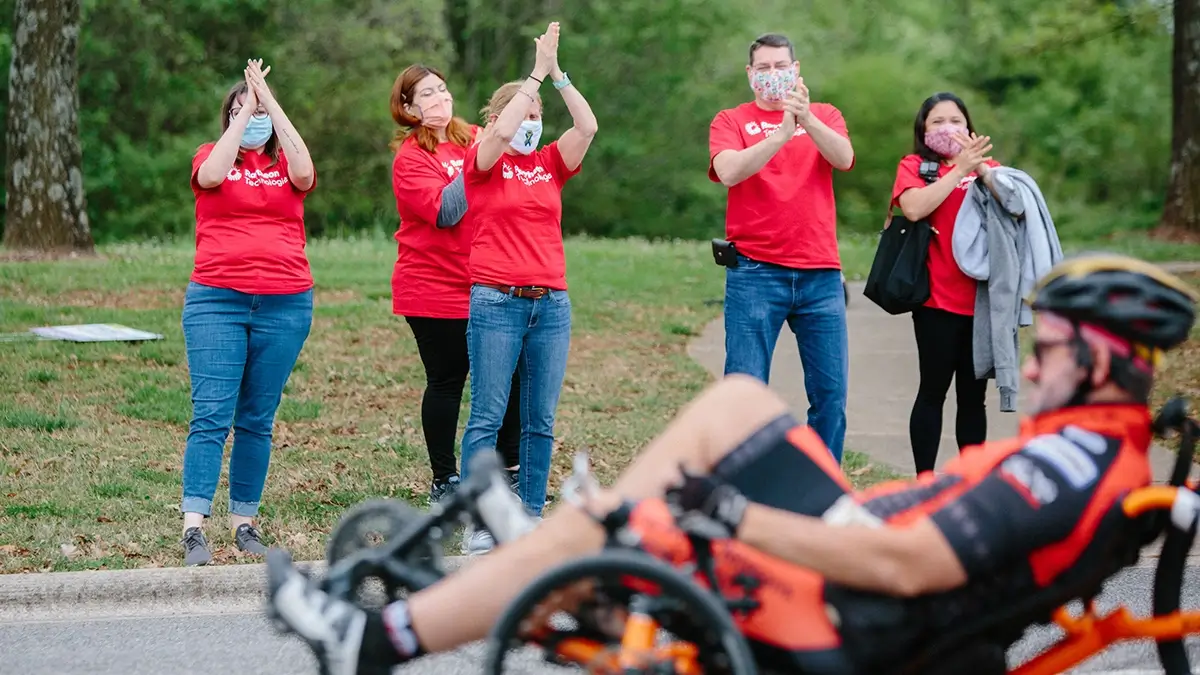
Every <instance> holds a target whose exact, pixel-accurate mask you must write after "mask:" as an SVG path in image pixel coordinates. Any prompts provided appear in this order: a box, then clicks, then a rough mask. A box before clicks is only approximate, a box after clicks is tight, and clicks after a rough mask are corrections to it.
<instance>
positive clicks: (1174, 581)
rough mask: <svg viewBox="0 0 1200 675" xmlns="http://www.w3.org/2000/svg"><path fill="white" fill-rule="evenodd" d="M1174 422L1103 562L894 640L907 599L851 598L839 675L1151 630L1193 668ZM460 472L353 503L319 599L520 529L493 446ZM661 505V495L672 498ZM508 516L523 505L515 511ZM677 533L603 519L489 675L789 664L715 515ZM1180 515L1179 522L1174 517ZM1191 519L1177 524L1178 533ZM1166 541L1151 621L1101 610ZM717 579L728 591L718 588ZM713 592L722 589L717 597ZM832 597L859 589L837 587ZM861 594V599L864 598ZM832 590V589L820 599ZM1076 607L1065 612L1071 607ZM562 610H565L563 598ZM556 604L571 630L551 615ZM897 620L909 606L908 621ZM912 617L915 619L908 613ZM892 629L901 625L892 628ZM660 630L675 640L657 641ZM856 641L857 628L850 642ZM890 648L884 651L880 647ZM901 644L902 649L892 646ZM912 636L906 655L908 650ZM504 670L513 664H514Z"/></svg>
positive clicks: (1073, 654) (1053, 661) (1188, 452)
mask: <svg viewBox="0 0 1200 675" xmlns="http://www.w3.org/2000/svg"><path fill="white" fill-rule="evenodd" d="M1172 430H1178V431H1179V432H1180V436H1181V442H1180V452H1179V457H1178V460H1177V462H1176V464H1175V467H1174V470H1173V472H1172V476H1171V478H1170V480H1169V482H1168V485H1166V486H1149V487H1145V488H1141V489H1139V490H1136V491H1134V492H1132V493H1130V494H1129V495H1127V496H1126V497H1125V498H1124V500H1123V501H1122V502H1121V503H1120V504H1119V506H1118V507H1116V508H1114V509H1113V510H1112V511H1111V512H1110V513H1109V514H1107V516H1105V517H1106V518H1108V519H1110V522H1111V523H1112V524H1114V527H1112V528H1106V531H1108V532H1110V533H1112V534H1111V536H1106V537H1105V540H1104V541H1094V542H1092V546H1098V547H1101V549H1100V550H1101V552H1102V553H1103V554H1104V555H1103V559H1104V560H1106V561H1108V563H1107V564H1106V565H1105V566H1103V568H1094V569H1088V570H1086V571H1076V572H1069V573H1067V574H1065V575H1063V577H1062V578H1060V579H1058V580H1057V581H1056V582H1055V583H1054V584H1052V585H1051V586H1050V587H1048V588H1043V589H1040V590H1038V591H1036V592H1035V593H1033V594H1029V595H1026V596H1025V597H1022V598H1020V599H1019V600H1013V598H1012V597H1011V595H1010V592H1009V591H1008V590H1007V589H1004V588H999V587H989V584H988V583H987V582H983V583H979V582H972V584H970V585H969V586H968V587H967V588H965V589H957V590H955V591H951V592H950V593H947V594H939V596H940V597H923V598H920V599H918V600H916V602H923V603H924V604H923V605H922V608H923V610H922V611H924V612H926V613H930V612H933V613H936V612H938V611H940V610H941V609H943V608H945V607H956V608H960V611H961V608H969V609H970V615H969V617H967V616H964V617H963V618H962V619H959V618H958V617H944V620H942V621H938V622H935V623H936V624H937V626H936V629H930V628H929V627H927V626H926V627H913V628H911V630H913V631H917V632H918V633H919V634H913V635H909V636H907V639H906V640H901V641H900V642H896V641H895V640H889V639H879V640H876V639H873V637H872V633H871V631H872V630H876V631H880V632H879V633H878V637H880V638H888V637H894V636H891V635H885V634H884V633H883V632H884V631H886V632H887V633H894V632H896V631H897V623H896V622H895V621H892V622H891V623H888V619H886V618H884V619H882V620H879V623H878V625H871V624H872V622H875V621H877V617H888V616H892V617H895V616H898V615H901V614H900V613H901V612H902V611H906V610H908V609H911V608H912V606H911V605H908V606H905V605H904V604H903V603H906V602H914V601H913V600H905V599H899V598H888V597H881V596H877V595H874V594H857V595H859V596H860V597H859V598H858V599H859V600H860V601H861V602H860V604H858V605H855V606H856V607H858V608H860V609H863V610H864V611H857V612H850V613H848V614H842V615H841V618H840V621H841V622H842V632H843V633H844V634H845V635H846V636H847V637H846V643H845V645H844V647H845V650H847V651H849V652H851V653H852V658H854V660H855V661H856V663H855V664H854V666H853V667H851V668H850V669H848V670H846V671H845V672H846V675H851V674H854V675H857V673H867V672H869V673H879V674H881V675H916V674H918V673H929V674H937V675H952V674H957V673H963V672H970V673H972V675H1052V674H1056V673H1062V672H1064V671H1067V670H1069V669H1070V668H1072V667H1074V666H1076V665H1078V664H1079V663H1081V662H1082V661H1085V660H1087V659H1088V658H1090V657H1092V656H1094V655H1097V654H1099V653H1100V652H1102V651H1103V650H1104V649H1106V648H1107V647H1109V646H1110V645H1112V644H1114V643H1117V642H1121V641H1126V640H1138V639H1149V640H1154V641H1155V642H1156V643H1157V644H1156V646H1157V650H1158V656H1159V661H1160V663H1161V665H1162V667H1163V669H1164V672H1165V673H1166V675H1185V674H1188V673H1191V667H1190V665H1189V661H1188V655H1187V652H1186V650H1185V648H1184V644H1183V639H1184V638H1185V637H1186V636H1188V635H1190V634H1200V612H1183V611H1180V608H1179V604H1180V592H1181V585H1182V580H1183V573H1184V567H1185V563H1186V560H1187V555H1188V551H1189V549H1190V548H1191V544H1192V541H1193V539H1194V538H1195V535H1196V531H1195V527H1194V526H1192V524H1193V523H1195V521H1196V517H1195V515H1196V513H1197V511H1200V494H1198V490H1200V485H1197V484H1196V483H1194V482H1190V481H1189V480H1188V476H1189V470H1190V468H1191V466H1192V457H1193V454H1194V444H1195V437H1196V435H1197V434H1198V433H1200V425H1197V423H1196V422H1195V421H1194V420H1192V419H1190V418H1189V417H1188V416H1187V412H1186V403H1185V401H1184V400H1183V399H1174V400H1172V401H1171V402H1169V403H1168V404H1167V405H1166V406H1164V408H1163V410H1162V411H1161V412H1160V414H1159V415H1158V416H1157V417H1156V419H1155V420H1154V433H1155V435H1158V436H1162V435H1165V434H1166V433H1167V432H1169V431H1172ZM472 469H473V471H472V473H471V474H470V476H471V477H470V479H468V480H467V481H464V483H463V484H462V485H461V487H460V489H459V491H458V492H457V494H455V495H454V496H453V497H452V498H451V499H450V500H448V501H447V502H444V503H443V504H440V505H434V506H433V508H432V510H431V511H430V512H429V513H421V512H419V511H417V510H416V509H414V508H413V507H411V506H409V505H407V504H406V503H404V502H401V501H398V500H390V499H383V500H372V501H368V502H364V503H362V504H359V505H358V506H356V507H353V508H352V509H350V510H349V511H347V513H346V514H345V515H344V516H343V517H342V519H341V520H340V521H339V523H338V525H337V527H336V528H335V529H334V532H333V534H332V535H331V537H330V541H329V545H328V552H327V558H328V570H327V573H326V574H325V576H324V577H323V579H322V582H321V583H322V586H323V588H324V590H326V591H327V592H329V593H331V594H334V595H336V596H338V597H342V598H345V599H351V600H357V601H360V602H362V601H361V599H360V598H361V593H363V592H364V591H365V590H366V589H367V588H368V586H369V585H371V584H372V582H374V583H375V585H379V584H381V585H382V587H383V589H384V592H385V593H386V598H385V600H384V602H387V601H390V600H393V599H396V598H398V597H400V594H402V593H403V592H405V591H415V590H420V589H422V588H425V587H427V586H430V585H432V584H434V583H436V582H437V581H439V580H440V579H442V578H443V577H444V576H445V574H446V573H445V571H444V570H443V568H442V565H441V560H440V557H441V552H442V549H443V540H444V539H445V538H446V537H447V536H448V535H449V534H450V533H451V532H452V530H453V529H454V526H455V525H456V524H458V523H459V522H464V521H468V520H470V519H474V520H475V522H481V523H484V524H485V525H486V526H487V527H488V528H489V529H490V530H491V531H492V532H493V534H494V535H495V536H496V539H497V541H498V542H499V545H501V546H503V545H504V543H505V542H507V541H511V540H512V539H514V538H516V537H518V536H520V535H521V534H522V533H523V532H524V530H525V529H527V528H528V527H531V524H530V523H529V521H530V519H529V517H528V516H527V515H526V514H525V512H524V510H523V508H522V507H520V502H519V500H517V499H516V498H515V495H513V494H512V493H511V491H510V488H509V486H508V483H507V480H506V479H505V478H504V477H503V475H502V472H501V470H500V465H499V460H498V458H497V457H496V456H495V453H481V454H480V455H479V457H478V458H477V461H476V462H475V463H473V464H472ZM594 487H595V482H594V480H593V479H592V478H591V476H590V474H588V468H587V460H586V456H584V455H581V456H579V457H577V458H576V464H575V475H574V476H572V478H571V479H570V480H569V481H568V484H567V485H566V486H564V493H566V494H567V497H568V498H569V499H573V500H574V499H578V497H576V496H575V495H576V494H577V493H578V492H582V491H586V490H587V489H591V488H594ZM668 503H672V502H671V500H670V499H669V498H668ZM517 511H519V513H518V512H517ZM673 513H674V516H675V518H676V523H677V524H678V525H679V527H680V528H681V529H682V530H683V531H684V532H686V533H687V536H688V539H689V540H690V541H691V544H692V547H693V551H694V554H695V559H696V564H695V565H692V566H690V567H687V568H677V567H673V566H671V565H669V564H667V563H665V562H661V561H659V560H658V559H656V558H654V557H652V556H651V555H649V554H647V553H645V552H644V551H642V550H641V549H640V548H639V545H638V542H637V541H636V537H634V536H633V533H632V532H631V531H630V530H629V529H628V528H627V527H626V525H627V519H628V515H629V511H628V509H618V510H617V511H615V512H613V513H612V514H610V515H608V516H607V517H605V518H603V519H600V518H597V520H598V522H600V524H601V525H603V527H604V529H605V531H606V532H607V543H606V545H605V547H604V548H603V549H602V550H601V551H599V552H598V553H595V554H593V555H588V556H584V557H581V558H577V559H575V560H571V561H569V562H567V563H565V564H563V565H561V566H559V567H557V568H554V569H552V570H550V571H548V572H547V573H545V574H544V575H542V576H541V577H540V578H538V579H537V580H536V581H535V582H534V583H532V584H530V585H529V586H528V587H526V588H525V589H523V590H522V591H521V592H520V593H519V594H518V595H517V597H516V598H515V599H514V600H513V601H512V602H511V603H510V605H509V607H508V608H507V610H506V612H505V613H504V615H503V616H502V617H501V618H500V620H499V621H497V622H496V624H495V626H494V627H493V630H492V632H491V634H490V636H489V638H488V641H487V653H486V657H485V664H484V669H483V672H484V673H503V672H505V661H506V658H507V657H508V656H509V655H510V654H511V653H513V652H514V651H516V650H518V649H521V648H523V647H530V646H533V647H539V648H541V650H542V651H543V654H544V658H545V659H546V661H548V662H550V663H556V664H559V665H574V666H578V667H579V668H582V669H583V670H585V671H586V672H591V673H597V674H600V673H606V674H607V673H611V674H613V675H617V674H621V675H700V674H701V673H704V674H716V673H721V674H727V675H757V674H758V673H764V674H767V673H772V674H775V673H778V674H780V675H784V674H786V673H788V672H793V673H794V672H796V671H795V669H794V667H792V668H791V669H790V670H789V665H788V664H787V663H777V662H772V661H773V660H774V659H773V658H772V655H768V657H767V658H764V656H763V654H762V653H760V652H759V650H758V648H757V647H755V646H752V645H751V644H750V643H749V642H748V641H747V640H746V639H745V638H744V637H743V635H742V634H741V632H740V631H739V630H738V628H737V626H736V624H735V622H734V618H733V617H734V615H735V614H736V613H738V612H753V611H754V609H755V607H756V601H755V599H754V588H755V583H754V580H753V579H741V580H739V583H740V584H741V585H742V588H741V589H740V590H739V591H738V592H737V593H727V592H726V589H722V588H721V587H720V586H719V585H718V583H717V581H716V580H717V576H716V573H715V570H714V563H713V558H712V555H711V549H710V546H709V544H710V541H711V536H710V534H708V533H710V532H712V531H713V530H712V528H711V525H712V524H711V523H709V522H707V521H706V520H705V519H704V518H703V517H702V516H698V515H697V514H690V513H683V512H681V511H680V510H679V509H678V508H677V507H676V508H675V510H674V512H673ZM1175 523H1179V524H1180V525H1175ZM1183 527H1186V528H1187V529H1181V528H1183ZM1159 537H1163V546H1162V550H1161V554H1160V557H1159V559H1158V564H1157V567H1156V571H1155V578H1154V597H1153V616H1151V617H1148V618H1141V617H1135V616H1134V615H1133V614H1132V613H1131V612H1130V611H1129V610H1128V609H1127V608H1125V607H1120V608H1118V609H1117V610H1115V611H1113V612H1111V613H1107V614H1103V615H1101V614H1099V613H1098V611H1097V609H1096V605H1095V599H1096V597H1097V596H1098V595H1099V594H1100V591H1101V590H1102V587H1103V584H1104V582H1105V581H1106V580H1108V579H1109V578H1111V577H1113V576H1114V575H1116V574H1117V573H1119V572H1120V571H1121V570H1123V569H1125V568H1126V567H1128V566H1130V565H1133V564H1134V563H1136V562H1137V561H1138V559H1139V558H1140V556H1141V554H1142V549H1143V548H1144V547H1145V546H1147V545H1149V544H1151V543H1153V542H1154V541H1155V540H1157V539H1158V538H1159ZM726 586H728V584H726ZM713 589H718V590H717V591H714V590H713ZM827 592H829V593H833V594H840V595H843V596H847V595H849V596H853V595H856V593H855V592H854V591H850V590H847V589H829V588H827ZM864 598H865V599H864ZM827 599H828V598H827ZM1076 601H1078V602H1082V604H1083V606H1084V608H1085V609H1084V612H1083V614H1082V615H1081V616H1074V615H1073V614H1072V612H1071V611H1069V609H1068V608H1067V605H1068V604H1070V603H1072V602H1076ZM568 606H569V609H564V608H565V607H568ZM563 611H566V613H567V615H568V618H569V620H571V621H572V622H574V623H576V624H577V626H576V627H574V628H561V627H556V625H555V624H556V623H557V624H560V625H561V624H562V623H563V620H562V618H557V621H556V616H557V614H558V613H560V612H563ZM904 615H905V616H908V615H910V614H904ZM918 623H920V622H918ZM1037 625H1057V626H1058V627H1059V628H1060V629H1061V630H1062V632H1063V634H1064V635H1063V637H1062V638H1061V639H1059V640H1058V641H1057V642H1056V643H1055V644H1053V645H1052V646H1051V647H1049V648H1048V649H1046V650H1044V651H1043V652H1042V653H1040V654H1039V655H1038V656H1036V657H1034V658H1032V659H1030V660H1029V661H1028V662H1026V663H1023V664H1021V665H1020V666H1017V667H1015V668H1014V669H1012V670H1009V667H1008V665H1007V663H1006V654H1007V651H1008V649H1009V648H1010V647H1011V646H1012V645H1013V644H1015V643H1016V642H1017V641H1019V640H1020V639H1021V638H1022V636H1023V635H1024V633H1025V632H1026V630H1027V629H1029V628H1031V627H1033V626H1037ZM901 630H902V631H903V630H909V629H908V628H901ZM663 633H667V634H669V635H671V636H672V637H671V638H669V639H665V640H664V639H663V637H662V635H663ZM850 636H854V637H850ZM887 644H891V645H893V647H891V649H892V652H893V653H889V652H888V649H889V647H886V646H884V647H880V646H879V645H887ZM901 644H903V646H897V645H901ZM913 644H916V645H919V647H918V648H916V649H913V647H912V645H913ZM510 672H511V671H510Z"/></svg>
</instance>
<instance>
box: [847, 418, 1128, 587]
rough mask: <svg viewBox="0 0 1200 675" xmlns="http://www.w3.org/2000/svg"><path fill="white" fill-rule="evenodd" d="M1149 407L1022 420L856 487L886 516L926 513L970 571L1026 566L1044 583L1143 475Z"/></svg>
mask: <svg viewBox="0 0 1200 675" xmlns="http://www.w3.org/2000/svg"><path fill="white" fill-rule="evenodd" d="M1150 422H1151V420H1150V411H1149V410H1148V409H1147V408H1146V407H1145V406H1141V405H1130V404H1089V405H1086V406H1081V407H1073V408H1065V409H1060V410H1057V411H1054V412H1050V413H1046V414H1043V415H1040V416H1037V417H1033V418H1029V419H1026V420H1023V421H1022V425H1021V432H1020V435H1019V436H1018V437H1017V438H1014V439H1010V440H1004V441H997V442H993V443H985V444H983V445H980V446H975V447H968V448H966V449H964V450H963V454H962V455H961V456H960V457H958V458H956V459H955V460H954V461H952V462H950V463H949V464H948V465H947V466H946V469H945V471H944V472H942V473H941V474H939V475H934V474H928V473H927V474H923V475H921V476H919V477H918V478H917V479H916V480H908V481H895V482H890V483H885V484H881V485H878V486H876V487H875V488H872V489H868V490H866V491H863V492H861V493H859V494H858V501H859V502H860V503H861V504H862V506H863V507H864V508H865V509H867V510H868V511H869V512H871V513H872V514H873V515H875V516H876V517H878V518H880V519H882V520H883V521H884V522H886V523H888V524H889V525H903V524H905V523H910V522H913V521H915V520H917V519H921V518H930V519H932V520H933V522H934V523H935V524H936V525H937V526H938V528H939V529H940V530H941V531H942V533H943V534H944V535H945V537H946V539H947V541H949V543H950V546H951V547H952V548H953V549H954V551H955V553H956V554H957V555H958V558H959V560H960V562H961V563H962V565H963V568H964V569H965V570H966V572H967V576H968V578H969V579H975V578H978V577H981V576H990V575H993V574H996V573H999V572H1012V571H1015V570H1017V569H1020V568H1024V567H1026V566H1027V569H1028V572H1029V573H1030V574H1031V575H1032V579H1033V581H1034V582H1035V583H1036V584H1037V585H1038V586H1045V585H1047V584H1049V583H1050V582H1051V581H1053V580H1054V578H1055V577H1057V576H1058V575H1059V574H1061V573H1062V572H1064V571H1065V570H1067V569H1068V568H1069V567H1071V566H1072V565H1074V564H1075V563H1076V562H1077V561H1079V558H1080V556H1081V554H1082V553H1083V551H1084V550H1085V548H1086V547H1087V545H1088V543H1089V542H1090V541H1091V540H1092V538H1093V535H1094V534H1095V530H1096V528H1097V527H1098V526H1099V524H1100V522H1101V519H1102V518H1103V516H1104V514H1105V513H1107V512H1108V510H1109V509H1110V508H1111V507H1112V506H1113V505H1114V504H1115V503H1117V502H1118V501H1119V500H1120V499H1121V497H1122V496H1123V495H1124V494H1126V493H1128V492H1129V491H1131V490H1133V489H1136V488H1138V487H1142V486H1144V485H1147V484H1148V483H1149V482H1150V478H1151V473H1150V462H1149V458H1148V454H1147V451H1148V449H1149V447H1150V441H1151V431H1150Z"/></svg>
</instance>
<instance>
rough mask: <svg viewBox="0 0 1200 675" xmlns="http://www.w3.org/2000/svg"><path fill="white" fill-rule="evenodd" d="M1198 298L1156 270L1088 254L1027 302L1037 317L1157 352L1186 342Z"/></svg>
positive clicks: (1052, 274) (1049, 276)
mask: <svg viewBox="0 0 1200 675" xmlns="http://www.w3.org/2000/svg"><path fill="white" fill-rule="evenodd" d="M1198 301H1200V295H1197V293H1196V291H1195V290H1193V289H1192V288H1191V287H1189V286H1188V284H1187V283H1185V282H1184V281H1183V280H1182V279H1180V278H1178V277H1176V276H1175V275H1173V274H1170V273H1168V272H1167V271H1166V270H1163V269H1162V268H1161V267H1158V266H1157V265H1153V264H1150V263H1147V262H1145V261H1142V260H1138V259H1136V258H1130V257H1128V256H1122V255H1115V254H1104V253H1102V254H1088V255H1082V256H1078V257H1073V258H1069V259H1067V260H1064V261H1062V262H1060V263H1059V264H1057V265H1055V266H1054V267H1053V268H1052V269H1051V270H1050V271H1049V272H1048V273H1046V275H1045V276H1044V277H1042V279H1040V280H1039V281H1038V283H1037V285H1036V287H1035V288H1034V290H1033V292H1032V293H1031V295H1030V297H1029V305H1030V307H1031V308H1032V309H1033V310H1034V311H1046V312H1052V313H1054V314H1057V315H1059V316H1061V317H1063V318H1064V319H1068V320H1070V321H1074V322H1077V323H1085V324H1092V325H1094V326H1098V327H1100V328H1103V329H1104V330H1106V331H1108V332H1110V333H1112V334H1114V335H1116V336H1118V337H1121V338H1124V339H1126V340H1129V341H1130V342H1132V343H1134V344H1139V345H1144V346H1146V347H1149V348H1151V349H1154V350H1164V351H1165V350H1168V349H1171V348H1173V347H1176V346H1178V345H1179V344H1180V343H1182V342H1183V341H1185V340H1187V338H1188V334H1189V333H1190V332H1191V329H1192V325H1193V323H1194V322H1195V319H1196V308H1195V305H1196V303H1197V302H1198Z"/></svg>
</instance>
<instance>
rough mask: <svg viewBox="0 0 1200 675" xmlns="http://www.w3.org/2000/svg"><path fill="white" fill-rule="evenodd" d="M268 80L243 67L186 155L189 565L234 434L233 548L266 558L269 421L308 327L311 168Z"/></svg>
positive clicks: (254, 63) (201, 545) (198, 556)
mask: <svg viewBox="0 0 1200 675" xmlns="http://www.w3.org/2000/svg"><path fill="white" fill-rule="evenodd" d="M270 72H271V68H270V67H269V66H268V67H267V68H266V69H265V70H264V69H263V68H262V60H261V59H260V60H250V61H247V66H246V69H245V71H244V80H243V81H240V82H238V83H237V84H236V85H234V86H233V87H232V88H231V89H230V90H229V93H228V94H226V96H225V99H224V102H223V103H222V104H221V131H222V133H221V137H220V138H219V139H218V140H217V141H216V142H215V143H205V144H204V145H202V146H200V148H199V149H198V150H197V151H196V154H195V156H194V157H193V158H192V180H191V183H192V192H193V193H194V194H195V197H196V255H195V265H194V268H193V271H192V275H191V278H190V280H189V283H188V286H187V292H186V294H185V295H184V302H183V316H182V322H181V323H182V326H183V338H184V342H185V345H186V348H187V364H188V375H189V377H190V378H191V390H192V392H191V393H192V419H191V424H190V428H189V431H188V437H187V446H186V449H185V450H184V455H183V501H182V504H181V505H180V510H181V511H182V512H183V528H184V534H183V541H182V544H183V549H184V563H185V564H187V565H204V564H207V563H208V562H210V561H211V560H212V553H211V551H210V550H209V545H208V541H207V540H206V539H205V537H204V534H203V532H202V527H203V524H204V521H205V519H206V518H208V517H209V516H210V515H211V512H212V501H213V497H214V494H215V493H216V489H217V482H218V479H219V478H220V475H221V463H222V460H223V456H224V451H225V439H226V437H227V436H228V435H229V430H230V427H232V428H233V450H232V452H231V453H230V457H229V515H230V527H231V529H232V536H233V540H234V543H235V545H236V546H237V548H238V549H240V550H241V551H244V552H246V553H250V554H254V555H261V554H263V553H265V552H266V548H265V546H264V545H263V543H262V541H261V538H260V534H259V531H258V529H257V528H256V527H255V524H254V519H255V517H256V516H257V515H258V509H259V500H260V499H261V497H262V492H263V486H264V484H265V482H266V478H267V468H268V464H269V462H270V457H271V439H272V431H273V428H274V423H275V412H276V410H277V409H278V407H279V402H280V400H281V398H282V396H283V387H284V385H285V384H287V381H288V378H289V377H290V376H291V372H292V368H293V366H294V365H295V363H296V359H297V358H298V357H299V355H300V350H301V349H302V348H303V347H304V343H305V341H306V340H307V339H308V333H309V329H310V328H311V326H312V311H313V297H312V288H313V278H312V273H311V271H310V270H309V264H308V257H307V255H306V253H305V242H306V236H305V231H304V199H305V197H307V196H308V195H309V193H310V192H311V191H312V189H313V188H314V187H315V186H316V183H317V178H316V171H315V170H314V168H313V162H312V158H311V157H310V156H309V153H308V148H307V147H305V145H304V141H303V139H301V137H300V134H299V133H298V132H297V131H296V128H295V126H293V125H292V122H291V120H289V119H288V116H287V115H286V114H285V113H284V112H283V107H282V106H281V105H280V104H279V101H278V100H277V99H276V98H275V95H274V93H273V92H272V91H271V88H270V87H269V86H267V83H266V76H267V74H268V73H270Z"/></svg>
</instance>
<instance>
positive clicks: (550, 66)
mask: <svg viewBox="0 0 1200 675" xmlns="http://www.w3.org/2000/svg"><path fill="white" fill-rule="evenodd" d="M533 42H534V44H535V45H536V52H535V53H534V60H533V75H534V77H536V78H537V79H539V80H541V79H545V77H546V75H549V74H550V73H551V71H553V70H554V69H555V68H557V67H558V22H557V21H551V22H550V25H549V26H546V32H545V33H542V34H541V35H539V36H538V37H536V38H534V40H533Z"/></svg>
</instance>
